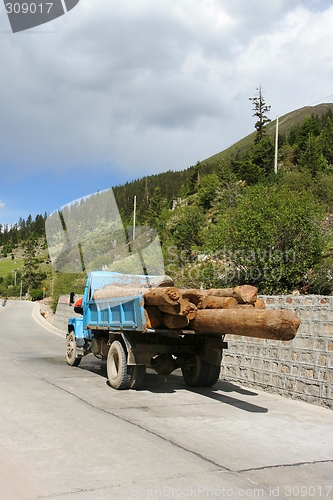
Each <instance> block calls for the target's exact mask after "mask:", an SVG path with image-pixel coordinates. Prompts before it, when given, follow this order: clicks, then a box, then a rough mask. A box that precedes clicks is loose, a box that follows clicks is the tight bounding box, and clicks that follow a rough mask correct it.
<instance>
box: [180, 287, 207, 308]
mask: <svg viewBox="0 0 333 500" xmlns="http://www.w3.org/2000/svg"><path fill="white" fill-rule="evenodd" d="M179 291H180V293H181V295H182V297H183V299H188V300H189V301H190V302H192V304H194V305H195V306H196V307H197V309H205V308H206V305H207V294H206V291H205V290H196V289H195V288H194V289H188V290H187V289H180V290H179Z"/></svg>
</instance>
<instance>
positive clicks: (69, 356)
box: [66, 332, 82, 366]
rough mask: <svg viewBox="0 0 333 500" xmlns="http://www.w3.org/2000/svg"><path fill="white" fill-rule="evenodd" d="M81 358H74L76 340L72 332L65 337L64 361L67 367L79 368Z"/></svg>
mask: <svg viewBox="0 0 333 500" xmlns="http://www.w3.org/2000/svg"><path fill="white" fill-rule="evenodd" d="M81 359H82V358H78V357H77V356H76V340H75V336H74V332H70V333H69V334H68V335H67V337H66V361H67V364H68V365H69V366H79V364H80V362H81Z"/></svg>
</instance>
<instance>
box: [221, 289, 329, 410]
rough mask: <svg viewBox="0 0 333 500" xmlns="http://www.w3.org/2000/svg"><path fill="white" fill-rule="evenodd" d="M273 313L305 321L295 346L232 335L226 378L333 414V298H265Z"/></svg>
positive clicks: (224, 370) (226, 353)
mask: <svg viewBox="0 0 333 500" xmlns="http://www.w3.org/2000/svg"><path fill="white" fill-rule="evenodd" d="M262 298H263V299H264V301H265V303H266V306H267V309H291V310H293V311H295V312H296V313H297V314H298V315H299V316H300V318H301V325H300V327H299V330H298V333H297V335H296V337H295V338H294V339H293V340H291V341H290V342H281V341H274V340H262V339H254V338H249V337H241V336H240V337H238V336H237V337H236V336H227V337H226V340H227V341H228V344H229V348H228V350H225V351H224V355H223V360H222V367H221V375H220V377H221V378H222V379H224V380H226V381H230V382H235V383H241V384H242V385H245V386H248V387H253V388H258V389H262V390H265V391H268V392H271V393H276V394H280V395H282V396H285V397H289V398H292V399H300V400H302V401H307V402H309V403H314V404H317V405H321V406H325V407H327V408H331V409H333V297H327V296H318V295H304V296H297V295H285V296H262Z"/></svg>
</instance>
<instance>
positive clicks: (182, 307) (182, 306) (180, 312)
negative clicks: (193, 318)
mask: <svg viewBox="0 0 333 500" xmlns="http://www.w3.org/2000/svg"><path fill="white" fill-rule="evenodd" d="M158 308H159V310H160V311H162V312H163V313H167V314H173V315H174V316H187V315H188V314H189V313H190V311H191V303H190V301H189V300H188V299H180V300H179V302H178V304H176V305H174V306H170V305H167V306H164V305H163V306H158Z"/></svg>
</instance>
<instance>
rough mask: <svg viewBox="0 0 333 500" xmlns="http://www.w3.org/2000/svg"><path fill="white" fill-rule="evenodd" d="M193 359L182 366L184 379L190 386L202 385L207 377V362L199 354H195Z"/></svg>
mask: <svg viewBox="0 0 333 500" xmlns="http://www.w3.org/2000/svg"><path fill="white" fill-rule="evenodd" d="M193 361H194V363H193V364H192V365H190V366H184V367H183V368H182V373H183V377H184V380H185V382H186V384H187V385H189V386H190V387H202V386H203V385H205V382H206V380H207V379H208V375H209V368H210V367H209V363H207V361H204V360H203V359H202V358H201V357H200V356H195V358H193Z"/></svg>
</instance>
